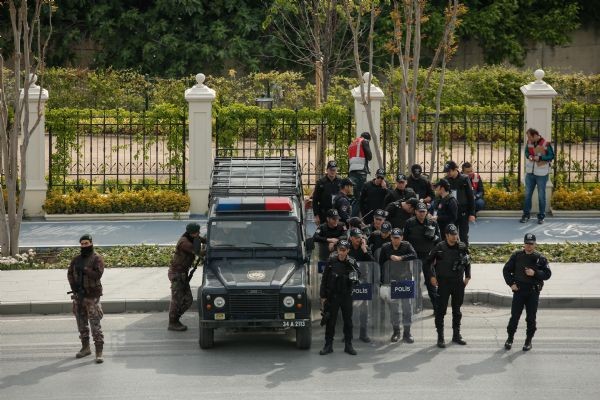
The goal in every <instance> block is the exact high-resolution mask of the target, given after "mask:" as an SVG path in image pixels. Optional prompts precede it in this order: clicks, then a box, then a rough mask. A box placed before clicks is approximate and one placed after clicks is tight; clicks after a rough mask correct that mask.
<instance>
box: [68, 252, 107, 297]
mask: <svg viewBox="0 0 600 400" xmlns="http://www.w3.org/2000/svg"><path fill="white" fill-rule="evenodd" d="M97 259H98V255H97V254H96V253H94V254H92V255H90V256H89V257H88V259H87V260H85V259H84V260H81V261H82V262H85V265H84V268H87V267H89V268H91V267H92V266H93V265H94V264H95V263H96V261H97ZM84 268H82V269H81V270H83V269H84ZM79 272H80V270H79V269H78V268H74V269H73V279H74V280H75V282H80V279H81V277H80V276H79ZM83 288H84V289H85V292H86V293H93V292H94V291H95V290H94V289H98V288H102V283H101V282H100V279H92V278H90V277H89V276H88V275H87V274H83Z"/></svg>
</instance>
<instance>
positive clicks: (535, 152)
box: [525, 138, 550, 176]
mask: <svg viewBox="0 0 600 400" xmlns="http://www.w3.org/2000/svg"><path fill="white" fill-rule="evenodd" d="M549 145H550V143H548V142H546V140H544V138H540V140H538V142H537V143H535V144H534V143H531V142H529V141H527V153H528V154H529V155H530V156H545V155H546V154H548V146H549ZM525 172H526V173H528V174H534V175H537V176H546V175H548V174H549V173H550V162H549V161H542V160H540V161H531V160H530V159H529V157H528V158H527V159H526V160H525Z"/></svg>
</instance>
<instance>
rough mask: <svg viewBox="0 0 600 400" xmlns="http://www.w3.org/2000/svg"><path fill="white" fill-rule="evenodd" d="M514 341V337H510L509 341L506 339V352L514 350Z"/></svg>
mask: <svg viewBox="0 0 600 400" xmlns="http://www.w3.org/2000/svg"><path fill="white" fill-rule="evenodd" d="M513 340H514V336H513V335H508V339H506V342H504V348H505V349H506V350H510V349H512V344H513Z"/></svg>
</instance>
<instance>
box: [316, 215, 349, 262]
mask: <svg viewBox="0 0 600 400" xmlns="http://www.w3.org/2000/svg"><path fill="white" fill-rule="evenodd" d="M326 215H327V221H326V222H325V223H322V224H321V225H319V226H318V227H317V230H316V231H315V233H314V235H313V239H314V241H315V242H316V243H320V244H321V246H319V260H327V259H328V258H329V254H330V253H331V252H332V251H333V250H334V249H335V245H336V244H337V242H338V241H340V240H341V239H344V238H345V237H346V225H344V224H343V223H341V222H340V215H339V214H338V212H337V210H335V209H333V208H332V209H331V210H329V211H327V214H326Z"/></svg>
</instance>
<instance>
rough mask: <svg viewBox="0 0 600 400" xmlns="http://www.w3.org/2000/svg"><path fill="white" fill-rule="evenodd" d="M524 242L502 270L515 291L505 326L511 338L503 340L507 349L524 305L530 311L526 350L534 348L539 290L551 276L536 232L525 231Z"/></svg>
mask: <svg viewBox="0 0 600 400" xmlns="http://www.w3.org/2000/svg"><path fill="white" fill-rule="evenodd" d="M524 243H525V244H524V245H523V250H518V251H515V252H514V253H513V254H512V255H511V256H510V258H509V260H508V262H507V263H506V264H505V265H504V268H503V270H502V273H503V275H504V281H505V282H506V284H507V285H508V286H510V288H511V290H512V291H513V299H512V307H511V310H510V320H509V321H508V326H507V327H506V331H507V332H508V339H506V343H504V348H505V349H506V350H510V349H511V348H512V344H513V340H514V337H515V332H516V331H517V325H518V324H519V318H521V313H522V312H523V308H524V307H525V310H526V312H527V318H526V321H527V332H526V335H527V336H526V339H525V344H524V345H523V351H529V350H531V347H532V345H531V340H532V339H533V334H534V333H535V331H536V329H537V327H536V321H535V317H536V313H537V308H538V302H539V298H540V291H541V290H542V287H543V286H544V281H545V280H548V279H550V276H551V275H552V272H551V271H550V267H549V265H548V260H547V259H546V257H544V256H543V255H542V254H541V253H539V252H538V251H536V249H535V246H536V238H535V235H534V234H533V233H528V234H526V235H525V239H524Z"/></svg>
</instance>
